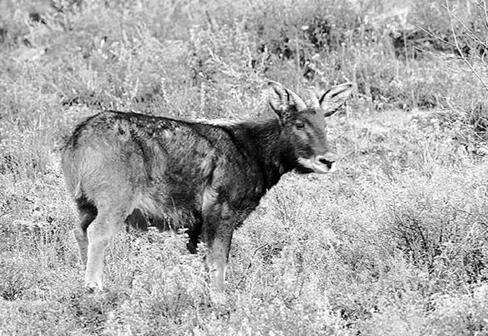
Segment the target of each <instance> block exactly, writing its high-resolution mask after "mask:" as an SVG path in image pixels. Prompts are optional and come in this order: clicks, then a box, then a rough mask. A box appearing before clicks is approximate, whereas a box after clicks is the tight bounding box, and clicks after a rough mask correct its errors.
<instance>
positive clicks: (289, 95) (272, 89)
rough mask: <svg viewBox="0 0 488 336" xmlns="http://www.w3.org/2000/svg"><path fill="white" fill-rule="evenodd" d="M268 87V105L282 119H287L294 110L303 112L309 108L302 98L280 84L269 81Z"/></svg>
mask: <svg viewBox="0 0 488 336" xmlns="http://www.w3.org/2000/svg"><path fill="white" fill-rule="evenodd" d="M268 86H269V93H268V103H269V105H270V106H271V108H272V109H273V111H274V112H275V113H276V114H277V115H278V116H279V117H280V119H285V118H287V117H288V116H289V114H290V112H291V111H292V110H293V109H296V110H297V111H302V110H304V109H306V108H307V105H306V104H305V102H304V101H303V99H302V98H300V97H299V96H298V95H297V94H296V93H295V92H293V91H291V90H289V89H287V88H285V87H284V86H283V85H281V84H280V83H277V82H273V81H269V82H268Z"/></svg>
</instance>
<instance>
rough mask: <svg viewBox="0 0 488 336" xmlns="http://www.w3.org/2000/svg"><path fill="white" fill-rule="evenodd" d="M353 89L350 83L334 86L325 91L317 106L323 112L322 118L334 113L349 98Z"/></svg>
mask: <svg viewBox="0 0 488 336" xmlns="http://www.w3.org/2000/svg"><path fill="white" fill-rule="evenodd" d="M352 89H353V84H352V83H344V84H340V85H336V86H334V87H332V88H330V89H329V90H328V91H326V92H325V93H324V94H323V95H322V97H320V98H319V104H320V107H321V108H322V110H324V117H329V116H331V115H332V114H334V112H336V111H337V110H338V109H339V107H341V106H342V104H344V103H345V101H346V100H347V99H348V98H349V97H350V96H351V93H352Z"/></svg>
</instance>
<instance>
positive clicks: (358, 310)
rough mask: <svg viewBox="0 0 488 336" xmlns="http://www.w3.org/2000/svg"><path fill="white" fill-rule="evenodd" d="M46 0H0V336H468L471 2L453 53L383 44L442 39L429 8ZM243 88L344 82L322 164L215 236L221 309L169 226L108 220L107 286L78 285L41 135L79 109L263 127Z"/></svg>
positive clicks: (483, 187)
mask: <svg viewBox="0 0 488 336" xmlns="http://www.w3.org/2000/svg"><path fill="white" fill-rule="evenodd" d="M52 3H53V4H55V5H56V6H57V7H58V9H59V8H61V7H62V11H57V10H55V9H54V8H53V7H51V6H50V5H49V4H46V3H43V2H38V3H36V2H34V3H31V2H24V1H20V2H14V1H10V0H8V1H4V2H2V3H0V45H1V46H2V50H1V51H0V335H66V334H70V335H161V334H164V335H234V334H236V335H237V334H238V335H359V334H361V335H482V334H485V333H486V330H487V328H488V326H487V322H486V321H488V304H487V302H488V291H487V285H486V281H487V277H488V271H487V269H486V268H485V266H486V265H487V262H488V244H487V243H486V242H487V239H486V238H488V229H487V225H488V210H487V209H488V206H487V205H488V204H487V202H488V195H487V194H488V191H487V190H488V189H487V186H488V163H487V162H486V159H485V157H484V156H485V155H486V154H487V153H488V147H487V143H486V140H487V137H486V129H487V125H488V124H487V121H486V102H485V96H486V91H485V90H484V88H483V86H482V85H481V84H480V82H479V79H478V78H477V76H476V75H474V74H473V72H472V71H471V70H470V66H468V65H467V62H466V61H469V62H470V65H471V67H474V68H475V69H476V71H477V74H478V75H479V76H481V78H483V79H488V77H487V74H486V63H485V62H484V59H483V58H482V57H480V54H479V53H478V51H479V50H481V49H482V46H483V43H479V41H478V42H477V39H479V36H486V35H483V34H482V33H483V32H484V31H483V29H486V25H484V23H483V21H480V20H481V19H483V18H484V17H483V16H480V15H481V14H482V13H483V12H480V10H482V9H483V8H484V7H483V3H482V2H474V1H473V2H469V4H470V6H468V7H467V8H464V7H462V6H461V5H459V4H456V3H454V2H449V5H450V6H451V5H452V7H450V8H452V10H453V13H454V14H456V13H457V14H456V15H458V17H459V20H458V21H455V24H456V26H455V27H454V28H455V31H456V32H458V33H459V36H458V42H459V43H464V44H462V45H461V46H464V47H470V48H471V49H470V50H471V51H470V53H467V54H466V55H464V59H462V58H460V57H459V55H457V54H456V49H453V48H451V49H449V48H448V47H445V48H441V47H439V46H438V45H436V43H437V42H438V40H435V41H437V42H436V43H434V41H433V40H428V39H424V40H422V41H423V42H422V43H424V44H422V45H421V47H422V48H419V43H421V42H419V41H418V40H413V39H406V40H405V41H403V42H404V45H403V47H402V48H400V49H398V48H395V43H394V42H395V41H397V40H395V38H398V36H402V34H403V36H407V33H408V34H410V32H411V31H410V30H409V29H413V28H412V27H415V25H417V26H421V27H424V28H425V29H427V30H429V32H432V34H434V35H436V36H438V37H443V38H444V37H445V38H446V41H447V43H451V42H452V40H451V38H452V36H451V35H450V33H449V32H450V31H451V27H450V22H448V21H446V20H445V18H446V16H445V15H444V14H445V12H443V10H444V11H445V9H443V8H442V6H441V5H444V1H432V2H428V3H424V2H422V1H416V0H411V1H409V2H407V4H408V5H409V6H410V12H409V14H408V15H407V16H405V17H402V16H401V15H397V14H392V13H391V11H390V8H389V5H388V4H389V2H386V1H366V2H363V3H362V5H359V4H358V3H359V2H356V1H349V2H334V1H325V2H323V3H319V2H316V1H312V0H311V1H303V2H301V4H300V5H299V6H295V5H294V4H293V3H291V2H290V1H287V0H280V1H268V0H263V1H251V2H246V3H244V2H242V3H241V2H231V1H225V0H213V1H210V2H208V3H206V5H205V6H203V5H201V4H200V3H199V2H195V1H166V2H164V4H163V3H159V2H158V1H150V0H147V1H135V2H133V1H126V2H118V3H117V4H112V5H110V6H108V5H105V4H103V2H100V3H98V2H93V1H80V2H69V1H55V2H52ZM76 3H80V4H81V5H80V6H78V5H76ZM456 6H461V7H459V8H457V7H456ZM463 6H464V5H463ZM456 8H457V9H456ZM456 10H458V12H456ZM34 12H35V13H39V14H40V16H41V17H42V18H43V20H44V21H45V23H42V22H36V21H35V20H33V16H32V15H31V16H30V17H31V19H29V13H34ZM461 13H463V14H462V16H461ZM480 13H481V14H480ZM38 21H39V20H38ZM467 23H469V24H467ZM466 29H469V30H466ZM476 34H479V35H476ZM409 36H410V35H409ZM426 41H427V42H428V43H427V42H426ZM482 42H483V41H482ZM429 43H430V44H429ZM438 43H440V44H442V43H441V42H438ZM442 45H444V46H445V43H444V44H442ZM447 45H448V44H447ZM473 50H476V52H473ZM265 78H272V79H275V80H278V81H282V82H284V83H285V84H287V85H289V86H291V87H292V88H296V89H298V90H303V89H305V88H307V87H309V86H313V85H315V86H327V85H330V84H333V83H339V82H343V81H354V82H355V83H356V84H357V87H358V90H357V93H356V95H355V97H354V99H353V100H352V102H351V104H349V106H348V107H347V108H346V109H345V111H343V112H342V113H340V114H339V115H337V116H336V117H334V118H333V120H331V124H330V136H331V138H332V139H333V140H334V143H335V146H336V147H337V151H338V152H339V153H340V154H341V156H342V157H343V159H342V161H341V169H340V170H339V171H338V172H336V173H333V174H330V175H326V176H317V175H309V176H298V175H295V174H289V175H286V176H285V177H284V178H283V180H282V181H281V182H280V183H279V184H278V185H277V186H276V187H275V188H273V189H272V190H271V191H270V192H269V193H268V195H267V196H266V197H265V198H264V199H263V201H262V203H261V205H260V206H259V208H258V209H257V210H256V211H255V212H254V213H253V214H252V215H251V217H250V218H249V219H248V220H247V221H246V223H245V225H244V226H243V227H242V228H241V229H239V230H238V231H237V232H236V235H235V238H234V244H233V248H232V252H231V254H232V256H231V262H230V270H229V275H228V285H227V289H226V295H227V297H228V300H227V302H226V303H225V304H223V305H215V304H212V302H211V300H210V297H209V289H208V285H207V279H206V276H207V275H206V273H205V270H204V265H203V262H202V256H201V255H190V254H188V253H187V252H186V250H185V236H184V234H180V235H175V234H169V233H159V232H154V231H150V232H148V233H137V232H135V233H131V234H127V233H125V232H121V233H120V234H119V235H118V236H117V238H116V240H115V242H114V244H113V245H112V246H111V248H110V251H109V253H108V255H109V256H108V259H107V263H106V265H107V267H106V282H107V291H106V292H105V293H104V294H102V295H96V296H93V295H87V294H86V293H85V291H84V289H83V286H82V285H83V284H82V279H83V275H82V272H81V268H80V266H79V261H78V256H77V248H76V243H75V241H74V237H73V236H72V234H71V230H72V228H73V225H74V222H75V221H76V216H75V212H74V209H73V205H72V204H71V202H70V201H69V199H68V197H67V194H66V191H65V188H64V182H63V177H62V175H61V172H60V169H59V157H58V153H57V150H56V148H57V147H58V146H59V143H60V142H61V141H62V139H63V137H64V136H66V134H68V133H69V131H70V130H71V128H72V127H73V125H75V124H76V122H78V121H79V120H81V119H82V118H83V117H85V116H88V115H90V114H93V113H94V111H96V110H97V109H99V108H117V109H122V110H138V111H142V112H145V113H152V114H156V115H170V116H177V117H206V118H212V117H224V118H257V117H269V116H270V115H267V112H266V111H265V110H264V109H263V102H262V97H261V92H262V89H263V83H264V80H265Z"/></svg>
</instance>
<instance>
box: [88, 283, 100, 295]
mask: <svg viewBox="0 0 488 336" xmlns="http://www.w3.org/2000/svg"><path fill="white" fill-rule="evenodd" d="M85 288H86V292H87V293H88V294H95V293H100V292H102V288H101V287H100V286H98V285H97V284H96V283H94V282H87V283H86V284H85Z"/></svg>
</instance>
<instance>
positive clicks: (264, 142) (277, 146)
mask: <svg viewBox="0 0 488 336" xmlns="http://www.w3.org/2000/svg"><path fill="white" fill-rule="evenodd" d="M237 126H238V128H239V129H241V130H242V131H244V134H246V137H248V139H247V141H246V143H248V144H249V145H248V146H246V147H247V150H248V152H249V154H250V155H252V156H253V157H254V158H255V160H256V162H257V163H258V164H259V165H260V166H261V171H262V172H263V179H264V184H265V186H266V188H271V187H272V186H273V185H275V184H276V183H278V181H279V179H280V177H281V176H282V175H283V174H285V173H287V172H289V171H291V170H292V169H293V168H294V166H295V164H296V163H295V160H294V159H293V156H292V154H291V153H292V151H291V150H290V148H289V147H290V146H289V144H288V142H287V141H286V140H284V139H283V138H282V136H281V125H280V122H279V121H278V119H270V120H266V121H264V122H245V123H242V124H239V125H237Z"/></svg>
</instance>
